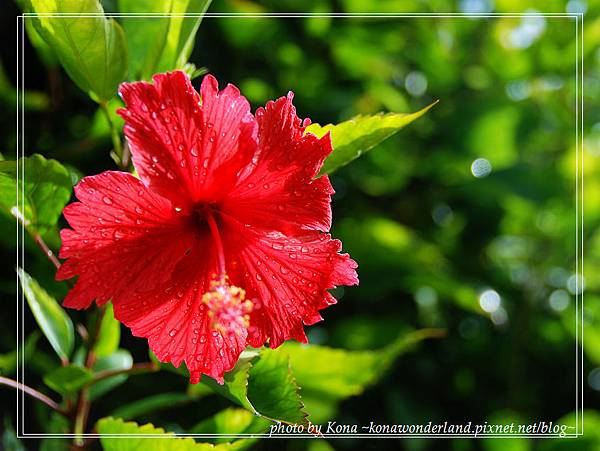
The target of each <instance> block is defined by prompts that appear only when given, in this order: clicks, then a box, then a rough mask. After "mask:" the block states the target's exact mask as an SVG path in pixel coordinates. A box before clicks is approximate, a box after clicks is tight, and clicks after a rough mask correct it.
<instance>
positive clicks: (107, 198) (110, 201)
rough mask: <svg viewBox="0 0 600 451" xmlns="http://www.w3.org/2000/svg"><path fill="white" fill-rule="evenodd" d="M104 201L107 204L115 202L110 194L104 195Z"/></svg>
mask: <svg viewBox="0 0 600 451" xmlns="http://www.w3.org/2000/svg"><path fill="white" fill-rule="evenodd" d="M102 202H104V203H105V204H106V205H111V204H112V203H113V201H112V199H111V198H110V197H108V196H104V197H103V198H102Z"/></svg>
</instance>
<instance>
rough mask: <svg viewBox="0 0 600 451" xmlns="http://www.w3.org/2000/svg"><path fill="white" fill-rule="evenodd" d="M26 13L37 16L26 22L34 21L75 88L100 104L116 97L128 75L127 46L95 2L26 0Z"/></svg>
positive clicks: (96, 0)
mask: <svg viewBox="0 0 600 451" xmlns="http://www.w3.org/2000/svg"><path fill="white" fill-rule="evenodd" d="M27 11H30V12H33V13H36V14H38V15H37V16H31V17H27V18H26V19H25V20H31V21H33V25H34V27H35V29H36V31H37V32H38V33H39V35H40V36H41V37H42V38H43V39H44V41H45V42H46V44H48V46H49V47H50V48H51V49H52V51H53V52H54V53H55V54H56V56H57V57H58V59H59V60H60V62H61V64H62V66H63V67H64V69H65V70H66V72H67V73H68V74H69V76H70V77H71V79H72V80H73V81H74V82H75V84H77V86H79V87H80V88H81V89H82V90H83V91H85V92H86V93H88V95H89V96H90V97H91V98H92V99H93V100H95V101H97V102H99V103H100V102H102V101H106V100H108V99H110V98H111V97H113V96H114V95H115V94H116V92H117V87H118V86H119V83H121V82H122V81H123V80H124V79H125V76H126V74H127V48H126V46H127V44H126V42H125V34H124V33H123V30H122V28H121V26H120V25H119V24H118V23H117V22H115V21H114V20H113V19H107V18H106V17H104V10H103V9H102V5H101V4H100V2H99V1H98V0H79V1H77V2H71V1H61V0H28V4H27ZM69 13H71V14H73V15H72V16H62V17H59V16H58V14H69ZM75 14H80V15H82V16H76V15H75ZM83 15H85V16H83ZM92 15H96V16H92Z"/></svg>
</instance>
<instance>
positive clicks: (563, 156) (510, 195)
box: [0, 0, 600, 450]
mask: <svg viewBox="0 0 600 451" xmlns="http://www.w3.org/2000/svg"><path fill="white" fill-rule="evenodd" d="M102 3H103V5H104V8H105V10H106V11H108V12H110V11H116V10H117V8H116V6H115V4H114V2H112V1H103V2H102ZM209 11H210V12H255V13H259V12H272V11H278V12H281V11H287V12H294V11H311V12H319V13H327V12H368V11H373V12H383V11H386V12H403V11H406V12H432V11H437V12H449V11H455V12H480V13H486V12H520V11H527V12H536V11H537V12H585V35H584V54H583V57H584V61H585V72H584V76H583V83H584V93H585V94H584V95H585V105H586V109H585V122H584V124H583V129H584V152H583V155H584V163H585V166H584V168H585V169H584V171H585V192H584V235H585V243H584V248H585V271H584V273H583V274H577V273H576V272H575V256H576V254H575V235H576V227H575V180H576V172H575V157H576V152H575V137H576V135H575V122H574V121H575V81H576V78H575V51H576V34H575V22H574V20H572V19H569V18H558V17H555V18H552V17H543V16H535V17H522V18H518V17H512V18H508V17H507V18H502V17H498V18H490V19H484V18H480V19H476V18H458V17H454V18H327V17H324V18H321V17H319V18H317V17H313V18H296V19H273V18H256V19H250V18H210V17H208V18H205V19H204V20H203V22H202V25H201V27H200V30H199V32H198V35H197V40H196V45H195V49H194V52H193V54H192V57H191V58H190V61H191V62H193V63H194V64H196V66H198V67H200V66H203V67H206V68H207V69H208V70H209V71H210V73H212V74H214V75H215V76H216V77H217V78H218V79H219V81H220V82H221V83H225V82H231V83H234V84H236V85H237V86H238V87H239V88H240V89H241V91H242V93H243V94H244V95H246V96H247V97H248V99H249V100H250V101H251V103H252V105H253V108H256V107H257V106H259V105H263V104H264V103H265V102H266V101H267V100H269V99H273V98H276V97H279V96H281V95H285V94H286V93H287V92H288V91H289V90H293V91H294V92H295V104H296V107H297V109H298V114H299V116H300V117H310V118H311V119H312V121H313V122H318V123H321V124H325V123H329V122H332V123H336V122H339V121H342V120H345V119H348V118H350V117H352V116H354V115H356V114H361V113H362V114H369V113H375V112H378V111H394V112H408V111H416V110H418V109H420V108H422V107H424V106H426V105H428V104H429V103H431V102H432V101H434V100H436V99H439V100H440V103H439V104H438V105H437V106H435V107H434V108H433V109H432V110H431V111H430V112H429V113H428V114H427V115H426V116H424V117H423V118H421V119H419V120H418V121H416V122H415V123H414V124H412V125H410V126H409V127H407V128H406V129H404V130H402V131H401V132H400V133H398V134H397V135H395V136H394V137H392V138H391V139H389V140H387V141H385V142H384V143H383V144H381V145H380V146H378V147H377V148H376V149H375V150H373V151H372V152H370V153H368V154H367V155H365V156H364V157H363V158H361V159H359V160H357V161H355V162H354V163H352V164H350V165H349V166H347V167H345V168H343V169H341V170H339V171H338V172H336V173H335V174H334V175H333V177H332V183H333V185H334V188H335V190H336V194H335V196H334V198H333V209H334V226H333V230H332V232H333V235H334V236H336V237H338V238H340V239H341V240H342V241H343V243H344V248H345V250H346V251H348V252H349V253H350V254H351V255H352V257H353V258H354V259H355V260H356V261H357V262H358V263H359V276H360V286H359V287H351V288H346V289H345V290H338V291H337V293H336V295H337V297H338V298H341V299H340V302H339V304H338V305H337V306H336V307H333V308H330V309H328V310H325V311H324V315H323V316H324V318H325V321H324V322H322V323H319V324H317V325H315V326H313V327H310V328H309V329H308V335H309V339H310V341H311V342H313V343H318V344H324V345H328V346H332V347H341V348H346V349H351V350H362V349H377V348H380V347H382V346H384V345H386V344H388V343H390V342H391V341H392V340H393V339H394V338H395V337H397V336H398V335H399V334H400V333H401V332H403V331H405V330H409V329H417V328H428V327H435V328H443V329H445V330H446V336H445V337H443V338H438V339H433V340H428V341H425V342H423V343H422V344H421V345H420V346H419V347H418V348H417V349H416V350H414V351H413V352H411V353H408V354H406V355H404V356H403V357H401V358H400V359H399V360H398V361H397V362H396V363H395V364H394V365H393V367H392V369H391V370H390V371H389V372H388V373H387V374H386V375H385V376H383V377H382V379H381V380H380V381H379V383H378V384H377V385H375V386H373V387H371V388H369V389H368V390H367V391H365V393H364V394H362V395H361V396H357V397H352V398H349V399H348V400H346V401H344V402H343V403H342V404H341V405H340V406H339V408H338V410H337V412H336V413H335V419H337V420H338V421H339V422H342V423H360V424H368V423H369V422H370V421H376V422H381V423H409V424H410V423H426V422H428V421H433V422H443V421H448V422H454V423H462V422H466V421H469V420H470V421H473V422H483V421H489V422H491V423H502V422H511V421H515V422H522V423H529V422H535V421H541V420H545V421H555V422H563V423H569V424H573V423H574V409H575V355H576V345H575V334H576V329H575V295H576V294H577V291H578V290H580V291H581V290H583V299H584V302H585V312H584V313H585V335H584V345H585V354H584V357H585V361H584V375H583V380H584V385H583V387H580V389H582V390H583V392H584V397H585V402H586V408H587V409H589V410H588V411H587V413H586V425H585V427H586V436H585V437H584V438H581V439H579V440H577V441H549V440H547V441H544V440H542V441H532V440H526V439H522V440H520V439H510V440H503V441H494V440H486V441H468V440H457V439H454V440H450V441H441V440H438V441H436V440H427V439H422V440H403V441H398V442H387V444H386V443H385V442H384V443H382V442H380V441H373V440H369V441H358V440H355V441H353V440H335V441H329V442H328V444H327V443H324V442H312V441H311V442H304V441H299V440H292V441H290V442H281V441H262V442H260V443H258V444H256V448H257V449H283V448H285V449H291V450H302V449H310V450H319V449H321V450H328V449H340V450H345V449H348V450H352V449H360V448H367V449H376V448H380V447H385V446H389V447H394V448H396V447H397V448H400V449H407V450H430V449H431V450H434V449H439V450H441V449H453V450H471V449H473V450H475V449H485V450H496V449H497V450H500V449H502V450H530V449H543V450H548V449H550V450H552V449H557V450H560V449H582V450H598V449H600V435H599V434H600V432H599V431H600V413H598V412H597V411H596V410H595V409H598V408H600V279H599V278H598V277H597V274H598V271H599V270H600V228H599V227H600V177H599V176H600V109H599V108H598V100H599V97H600V72H599V69H600V50H599V47H598V44H599V43H600V19H599V17H598V15H599V13H600V2H598V1H584V0H571V1H568V2H565V1H559V0H549V1H537V2H535V1H522V0H461V1H458V2H456V1H449V0H433V1H416V0H383V1H374V0H360V1H359V0H318V1H313V0H310V1H307V0H303V1H300V0H288V1H270V0H265V1H261V2H260V3H259V2H251V1H245V0H244V1H219V0H217V1H215V2H213V4H212V5H211V7H210V9H209ZM2 12H3V14H2V18H1V19H0V20H1V21H2V26H1V27H0V33H1V36H2V40H3V42H5V45H3V46H1V48H0V59H1V64H2V66H1V68H0V102H1V103H2V109H1V112H0V127H1V128H0V130H1V133H0V142H1V149H0V150H1V152H2V153H3V155H4V157H5V158H7V159H13V158H14V154H15V151H14V148H15V142H16V141H15V140H16V136H15V129H14V121H15V119H14V112H15V106H16V104H15V101H16V93H15V88H14V85H15V60H16V53H15V52H16V50H15V48H14V46H13V45H12V43H13V42H14V36H15V31H16V30H15V20H14V15H15V14H17V12H18V8H17V6H16V5H14V4H12V3H10V2H8V1H6V2H3V3H2ZM199 82H200V79H196V80H195V81H194V84H195V86H198V85H199ZM25 84H26V97H25V102H26V112H25V121H26V127H25V148H26V153H34V152H39V153H41V154H43V155H44V156H46V157H47V158H55V159H58V160H59V161H61V162H62V163H63V164H68V165H70V167H71V168H72V169H73V171H72V174H73V176H74V177H76V176H77V173H78V172H80V173H83V174H96V173H99V172H101V171H104V170H108V169H115V165H114V163H113V161H112V160H111V159H110V157H109V155H108V149H110V147H111V144H110V137H109V132H108V128H107V127H106V125H105V122H104V118H103V117H102V116H101V113H100V112H99V111H98V110H97V106H96V104H94V103H93V102H92V101H90V100H89V99H88V98H87V97H86V96H85V94H84V93H82V92H81V91H80V90H79V89H78V88H77V87H76V86H75V85H74V84H73V83H72V82H71V81H70V79H69V78H68V77H67V76H66V75H65V74H64V72H63V71H62V69H61V68H60V66H59V65H57V64H56V61H53V60H52V59H51V58H45V55H44V54H40V53H36V51H35V50H34V49H33V48H32V47H31V45H30V44H29V43H26V44H25ZM0 232H1V233H0V243H1V252H2V259H3V261H4V262H6V264H5V265H4V267H3V271H2V279H1V281H0V289H1V290H2V297H3V298H4V301H5V302H4V303H3V309H4V313H3V315H2V317H3V320H2V327H1V328H0V352H6V353H8V352H10V351H11V350H12V349H14V346H15V342H14V335H15V330H14V324H13V321H12V318H14V315H15V314H16V312H15V306H14V293H15V276H14V271H13V268H12V266H13V265H14V254H15V241H14V221H13V220H11V218H9V217H8V216H6V217H4V216H3V217H2V218H1V229H0ZM50 244H51V246H53V247H55V248H56V247H57V246H58V242H57V241H54V242H52V241H51V240H50ZM26 261H27V263H26V264H27V268H28V272H30V273H31V274H32V275H35V277H36V278H37V279H38V280H39V281H40V283H42V284H43V285H44V286H45V287H46V288H47V289H48V290H49V291H52V292H53V293H54V294H56V296H57V297H59V298H60V296H61V295H62V294H64V290H65V287H64V286H60V285H58V284H56V283H55V282H53V280H52V270H51V267H50V264H49V263H48V261H47V260H46V259H45V258H44V257H43V256H42V255H41V254H40V253H39V251H38V250H37V249H36V248H35V247H34V246H30V247H29V248H28V250H27V255H26ZM77 315H81V318H83V317H84V315H85V314H81V313H77V314H74V315H73V316H74V317H76V318H77ZM27 321H30V322H31V324H33V320H32V319H31V318H28V319H27ZM122 334H123V342H124V343H125V347H127V348H128V349H131V350H132V352H133V354H134V359H136V358H137V357H138V356H141V357H140V358H141V359H144V358H145V357H144V356H145V353H146V352H147V348H146V347H145V346H146V345H145V343H144V342H143V341H142V340H139V339H135V338H133V337H131V336H130V334H129V331H128V330H127V329H125V328H123V330H122ZM47 348H49V347H48V345H47V343H45V342H43V340H40V341H39V342H38V343H37V346H36V349H35V351H34V352H35V354H34V355H35V358H34V359H32V360H34V361H35V364H34V365H33V367H32V369H31V370H30V371H29V373H28V377H31V378H32V381H33V382H32V383H33V384H34V383H35V382H34V381H35V380H36V379H35V378H36V377H37V378H39V377H40V376H41V374H43V372H44V365H45V361H47V360H48V359H49V357H48V354H49V352H50V351H49V350H48V349H47ZM136 353H137V354H136ZM30 373H31V374H30ZM28 381H29V379H28ZM150 383H151V384H152V387H153V388H152V390H153V391H156V392H158V391H169V390H172V389H175V388H176V387H178V386H180V385H181V383H182V382H181V379H180V378H177V377H176V376H175V375H170V374H166V375H165V376H164V377H163V378H161V379H157V378H156V377H154V378H152V376H139V377H138V378H135V379H133V380H131V381H129V383H128V384H126V385H124V386H122V387H120V388H118V389H117V390H115V391H114V392H113V396H111V397H109V398H108V399H106V400H104V401H103V402H104V403H105V404H104V405H102V406H101V409H104V411H106V412H110V411H111V409H112V408H114V405H111V404H110V403H111V402H113V403H114V404H115V405H118V403H120V402H123V400H124V399H125V400H126V399H135V398H136V396H140V395H141V394H142V393H148V387H149V384H150ZM211 399H212V398H211ZM117 400H118V401H117ZM0 402H1V403H2V405H3V406H4V405H7V406H10V405H11V403H13V402H14V394H13V393H12V392H10V391H7V390H4V389H2V390H0ZM216 402H217V403H219V407H220V408H223V407H226V406H227V403H226V401H224V400H223V399H219V400H216ZM31 409H32V411H35V410H36V409H37V407H34V405H33V403H32V407H31ZM3 410H4V409H3ZM38 410H39V409H38ZM216 410H217V408H216V407H214V406H213V407H211V406H207V405H205V404H204V403H203V404H202V405H186V406H182V407H180V408H173V409H172V410H170V411H168V412H166V413H162V414H160V416H159V414H154V416H153V415H149V416H147V417H145V418H141V419H140V421H142V422H143V421H156V422H157V423H159V424H161V425H163V426H165V427H166V428H170V429H171V430H178V429H181V428H185V426H186V425H187V424H190V423H192V424H193V423H194V419H193V418H190V416H194V415H199V414H204V413H206V412H211V411H216ZM5 415H6V416H7V420H5V421H9V422H10V421H12V422H13V423H14V418H13V419H12V420H10V417H11V414H10V409H6V413H5ZM39 418H40V417H39V416H38V417H37V418H36V417H35V415H32V417H31V419H30V421H31V422H32V423H31V424H33V425H35V424H37V423H36V422H39V421H40V419H39ZM28 421H29V420H28ZM594 434H595V435H594ZM32 443H33V442H32ZM32 449H35V445H32Z"/></svg>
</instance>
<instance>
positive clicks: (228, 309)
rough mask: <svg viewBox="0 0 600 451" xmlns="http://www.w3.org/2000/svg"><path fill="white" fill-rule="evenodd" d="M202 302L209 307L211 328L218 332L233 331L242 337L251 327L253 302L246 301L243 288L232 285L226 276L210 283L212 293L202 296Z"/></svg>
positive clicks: (208, 292)
mask: <svg viewBox="0 0 600 451" xmlns="http://www.w3.org/2000/svg"><path fill="white" fill-rule="evenodd" d="M202 302H203V303H204V304H206V306H207V307H208V316H209V318H210V319H211V320H212V324H211V326H212V328H213V329H214V330H216V331H217V332H220V333H224V332H226V331H233V332H235V333H236V334H238V335H241V334H242V333H243V332H244V331H245V330H246V329H247V328H248V326H249V325H250V316H249V313H250V312H251V311H252V308H253V304H252V301H250V300H248V299H246V291H245V290H244V289H243V288H240V287H236V286H235V285H230V284H229V278H228V277H227V276H226V275H223V276H221V277H219V278H217V279H215V280H213V281H212V282H211V283H210V291H207V292H206V293H204V294H203V295H202Z"/></svg>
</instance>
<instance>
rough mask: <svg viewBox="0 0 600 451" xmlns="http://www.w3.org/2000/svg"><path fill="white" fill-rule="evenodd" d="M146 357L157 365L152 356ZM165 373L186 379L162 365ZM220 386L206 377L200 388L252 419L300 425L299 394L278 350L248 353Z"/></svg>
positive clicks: (178, 370)
mask: <svg viewBox="0 0 600 451" xmlns="http://www.w3.org/2000/svg"><path fill="white" fill-rule="evenodd" d="M150 357H151V358H152V359H153V360H154V361H156V362H158V360H157V359H156V356H154V355H153V354H150ZM162 366H163V367H164V368H165V369H169V370H171V371H175V372H176V373H178V374H181V375H182V376H185V377H189V374H188V372H187V370H186V369H185V368H183V366H182V367H180V368H174V367H173V365H171V364H163V365H162ZM223 379H224V383H223V385H220V384H218V383H217V382H216V381H215V380H214V379H211V378H210V377H204V378H203V379H202V384H203V385H205V386H207V387H209V388H211V389H212V390H213V391H214V392H216V393H218V394H220V395H222V396H224V397H226V398H227V399H229V400H231V401H233V402H235V403H236V404H238V405H240V406H242V407H244V408H245V409H247V410H248V411H250V412H252V413H253V414H254V415H259V416H261V417H263V418H266V419H268V420H275V421H282V422H285V423H304V422H305V421H306V412H305V411H304V405H303V404H302V399H301V397H300V394H299V387H298V385H297V384H296V381H295V379H294V375H293V373H292V370H291V368H290V365H289V361H288V356H287V354H285V353H281V352H280V351H279V350H273V349H267V348H263V349H260V350H255V349H248V350H246V351H244V352H243V353H242V355H241V356H240V359H239V360H238V362H237V364H236V365H235V367H234V368H233V369H232V370H231V371H229V372H227V373H225V375H224V377H223Z"/></svg>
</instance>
